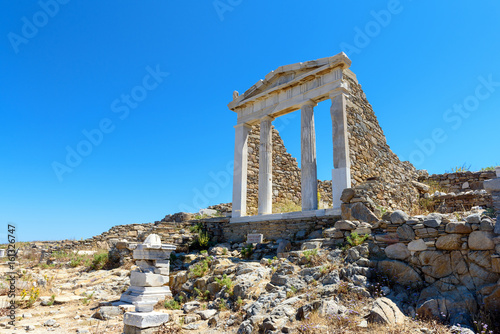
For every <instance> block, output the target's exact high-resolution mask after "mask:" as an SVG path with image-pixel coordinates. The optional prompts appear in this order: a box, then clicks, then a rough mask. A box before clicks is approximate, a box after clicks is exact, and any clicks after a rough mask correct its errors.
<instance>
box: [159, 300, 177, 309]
mask: <svg viewBox="0 0 500 334" xmlns="http://www.w3.org/2000/svg"><path fill="white" fill-rule="evenodd" d="M163 306H164V307H165V308H166V309H167V310H180V309H181V304H180V303H179V302H178V301H176V300H175V299H170V300H165V303H163Z"/></svg>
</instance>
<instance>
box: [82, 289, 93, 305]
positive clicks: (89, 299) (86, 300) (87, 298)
mask: <svg viewBox="0 0 500 334" xmlns="http://www.w3.org/2000/svg"><path fill="white" fill-rule="evenodd" d="M93 297H94V292H93V291H92V293H91V294H89V295H87V294H85V293H84V298H83V300H82V303H83V305H87V304H89V303H90V301H91V300H92V298H93Z"/></svg>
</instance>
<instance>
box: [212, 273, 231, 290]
mask: <svg viewBox="0 0 500 334" xmlns="http://www.w3.org/2000/svg"><path fill="white" fill-rule="evenodd" d="M214 279H215V281H216V282H217V283H218V284H219V285H220V286H221V287H222V286H225V287H226V291H227V292H229V293H230V294H232V293H233V285H234V283H233V281H232V280H231V278H230V277H228V276H227V275H226V274H224V275H223V276H222V279H220V278H217V277H215V278H214Z"/></svg>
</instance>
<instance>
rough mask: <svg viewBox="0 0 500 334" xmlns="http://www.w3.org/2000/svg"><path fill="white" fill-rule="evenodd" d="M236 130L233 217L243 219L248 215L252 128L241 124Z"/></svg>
mask: <svg viewBox="0 0 500 334" xmlns="http://www.w3.org/2000/svg"><path fill="white" fill-rule="evenodd" d="M235 130H236V131H235V141H234V173H233V212H232V216H233V217H242V216H246V214H247V168H248V163H247V162H248V134H249V133H250V130H251V127H250V126H249V125H247V124H239V125H236V126H235Z"/></svg>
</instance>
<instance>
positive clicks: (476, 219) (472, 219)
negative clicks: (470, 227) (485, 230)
mask: <svg viewBox="0 0 500 334" xmlns="http://www.w3.org/2000/svg"><path fill="white" fill-rule="evenodd" d="M465 221H466V222H467V223H469V224H479V223H480V222H481V215H480V214H479V213H474V214H472V215H469V216H467V218H465Z"/></svg>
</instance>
